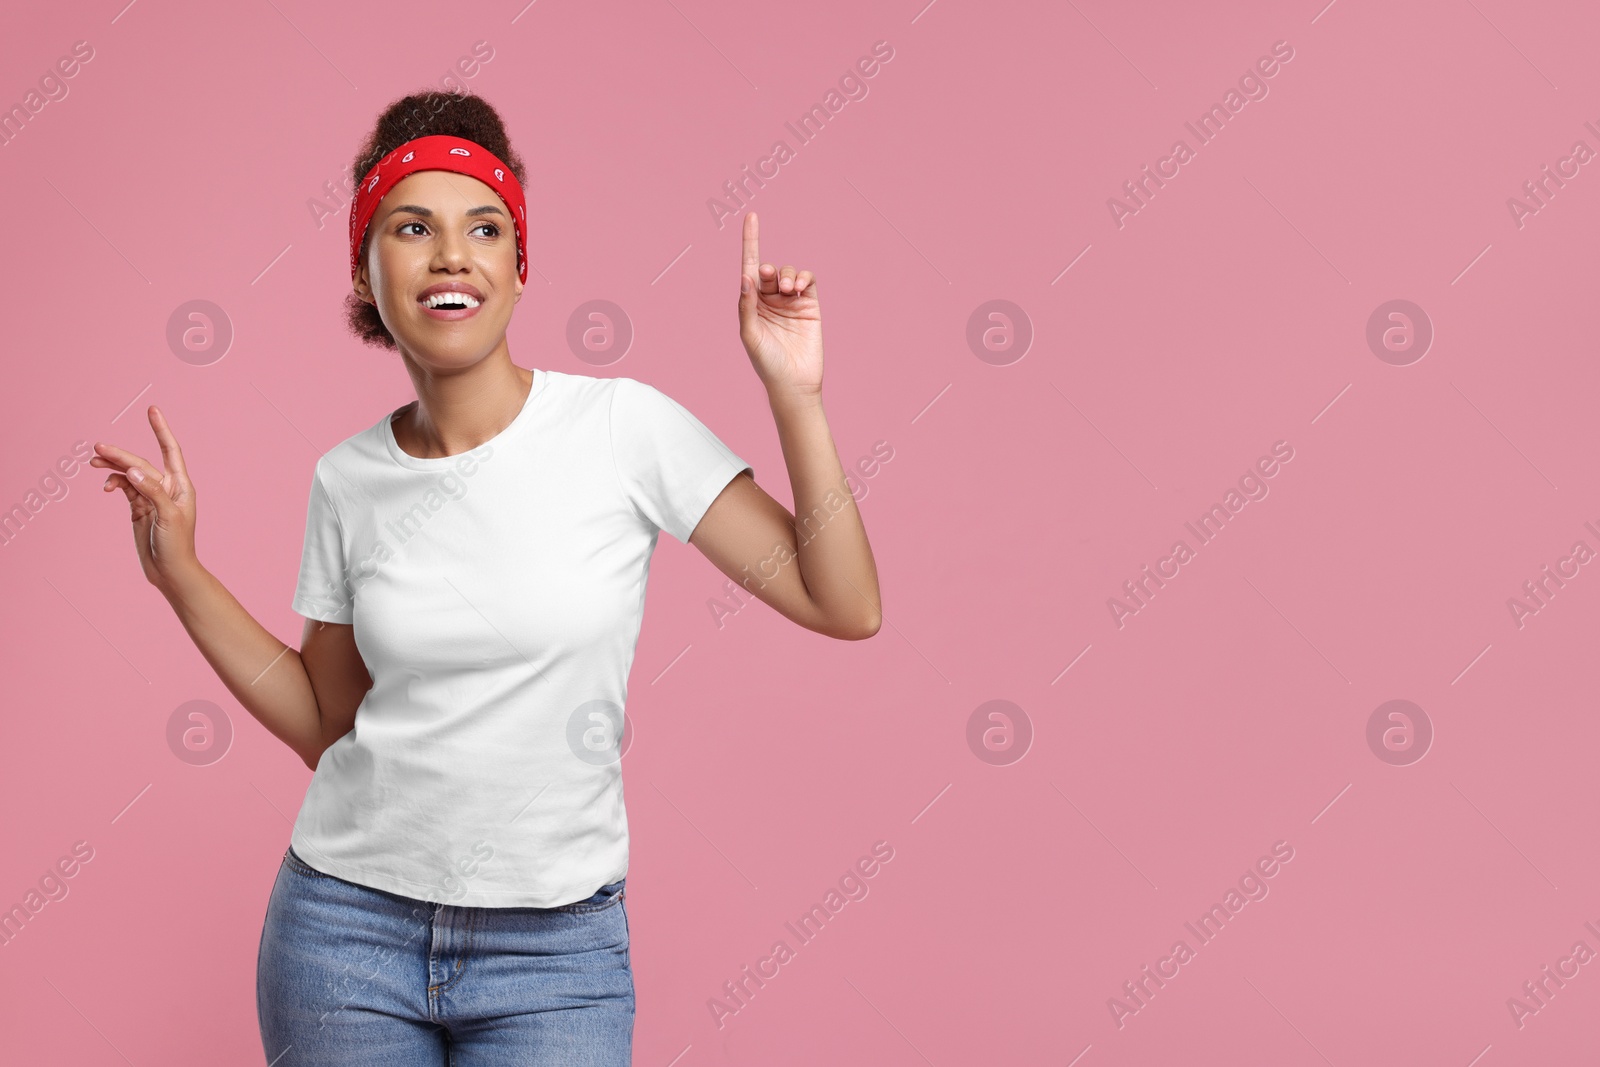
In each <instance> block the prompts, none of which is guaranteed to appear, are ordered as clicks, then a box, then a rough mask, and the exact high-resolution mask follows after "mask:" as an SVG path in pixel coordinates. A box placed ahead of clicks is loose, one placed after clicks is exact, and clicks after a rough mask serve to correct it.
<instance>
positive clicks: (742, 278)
mask: <svg viewBox="0 0 1600 1067" xmlns="http://www.w3.org/2000/svg"><path fill="white" fill-rule="evenodd" d="M739 291H740V292H741V293H748V292H749V291H750V275H748V274H741V275H739Z"/></svg>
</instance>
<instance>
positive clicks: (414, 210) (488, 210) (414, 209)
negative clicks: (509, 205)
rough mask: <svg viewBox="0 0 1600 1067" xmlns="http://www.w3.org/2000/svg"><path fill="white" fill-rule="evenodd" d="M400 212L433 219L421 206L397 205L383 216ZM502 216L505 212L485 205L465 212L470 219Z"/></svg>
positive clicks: (427, 210)
mask: <svg viewBox="0 0 1600 1067" xmlns="http://www.w3.org/2000/svg"><path fill="white" fill-rule="evenodd" d="M401 211H406V212H410V213H411V214H413V215H421V216H422V217H423V218H425V219H431V218H433V212H432V211H430V210H429V209H427V208H425V207H423V206H422V205H421V204H397V205H395V206H394V207H392V208H390V209H389V210H388V212H387V213H386V214H385V215H384V217H385V218H388V217H389V215H394V214H397V213H399V212H401ZM504 214H505V212H504V211H501V210H500V209H499V208H498V207H496V206H495V205H493V204H485V205H483V206H482V207H475V208H472V209H471V210H469V211H468V212H467V217H468V218H472V217H473V216H474V215H504Z"/></svg>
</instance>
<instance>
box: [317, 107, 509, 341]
mask: <svg viewBox="0 0 1600 1067" xmlns="http://www.w3.org/2000/svg"><path fill="white" fill-rule="evenodd" d="M433 134H448V135H450V136H452V137H462V138H465V139H466V140H469V141H472V142H474V143H476V144H480V145H482V146H483V147H484V148H486V149H488V150H489V151H490V152H492V153H494V154H495V155H496V156H498V157H499V158H500V159H501V160H502V161H504V163H505V165H506V166H507V167H508V168H510V170H511V173H512V174H515V175H516V176H517V181H519V182H522V183H523V184H526V183H527V172H526V171H525V170H524V168H523V166H522V159H521V157H520V156H518V155H517V153H516V151H515V149H513V148H512V147H511V139H510V138H509V137H508V136H507V135H506V125H505V122H504V121H502V120H501V118H500V113H499V112H498V111H496V110H495V109H494V107H493V106H492V105H491V104H490V103H489V102H488V101H486V100H484V99H483V98H482V97H479V96H475V95H473V94H472V93H468V92H440V91H438V90H436V89H429V90H425V91H423V92H420V93H412V94H411V95H409V96H403V97H401V98H400V99H398V100H396V101H394V103H392V104H390V105H389V106H388V107H386V108H384V110H383V114H381V115H379V116H378V121H377V124H376V125H375V126H374V127H373V130H372V133H371V134H370V135H369V136H368V137H367V142H366V144H365V145H363V146H362V148H361V151H360V153H359V154H358V155H357V156H356V158H355V160H354V162H352V163H351V164H350V188H352V189H354V188H355V187H356V186H357V185H359V184H360V182H361V180H362V179H363V178H365V177H366V176H367V171H369V170H371V169H372V167H373V165H374V164H375V163H377V162H378V160H380V159H382V158H383V157H384V156H386V155H388V154H389V153H390V152H392V151H394V150H395V149H396V148H398V147H400V146H401V145H403V144H405V143H406V142H407V141H411V140H415V139H416V138H418V137H428V136H431V135H433ZM370 240H371V233H370V231H369V233H368V235H367V237H365V238H363V239H362V241H361V251H360V258H362V259H363V260H364V259H365V258H366V255H367V245H368V243H369V242H370ZM345 323H346V325H348V326H349V327H350V332H351V333H353V334H355V335H356V336H357V337H358V338H360V339H361V341H362V342H363V343H365V344H369V345H374V346H377V347H380V348H395V347H396V346H395V343H394V336H393V335H392V334H390V333H389V329H388V327H386V326H385V325H384V324H383V319H382V317H381V316H379V314H378V308H377V305H375V304H369V303H367V302H366V301H365V300H363V299H361V298H360V297H359V296H357V295H356V294H355V292H354V291H351V292H349V293H347V294H345Z"/></svg>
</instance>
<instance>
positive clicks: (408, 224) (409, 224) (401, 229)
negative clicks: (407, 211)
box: [400, 222, 422, 233]
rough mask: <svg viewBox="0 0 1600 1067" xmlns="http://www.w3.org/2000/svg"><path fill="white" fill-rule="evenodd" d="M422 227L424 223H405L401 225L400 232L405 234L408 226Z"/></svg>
mask: <svg viewBox="0 0 1600 1067" xmlns="http://www.w3.org/2000/svg"><path fill="white" fill-rule="evenodd" d="M421 225H422V223H420V222H403V223H401V224H400V232H401V233H404V232H405V229H406V227H407V226H421Z"/></svg>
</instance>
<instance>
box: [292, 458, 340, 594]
mask: <svg viewBox="0 0 1600 1067" xmlns="http://www.w3.org/2000/svg"><path fill="white" fill-rule="evenodd" d="M322 467H323V464H322V461H321V460H318V461H317V469H316V472H315V473H314V474H313V475H312V478H311V498H310V501H309V502H308V503H307V505H306V539H305V545H304V548H303V549H302V550H301V554H300V578H299V581H298V582H297V583H296V585H295V590H294V610H295V611H297V612H299V613H300V614H301V615H304V616H305V617H306V618H308V619H317V620H319V621H321V622H342V623H348V622H350V620H351V619H352V618H353V617H354V615H355V605H354V604H353V603H352V602H351V600H350V598H349V595H348V594H347V593H346V586H345V580H344V578H345V566H344V538H343V536H342V531H341V528H340V525H339V515H338V513H337V512H336V511H334V509H333V500H332V498H330V497H329V496H328V489H327V486H325V485H323V483H322Z"/></svg>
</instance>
